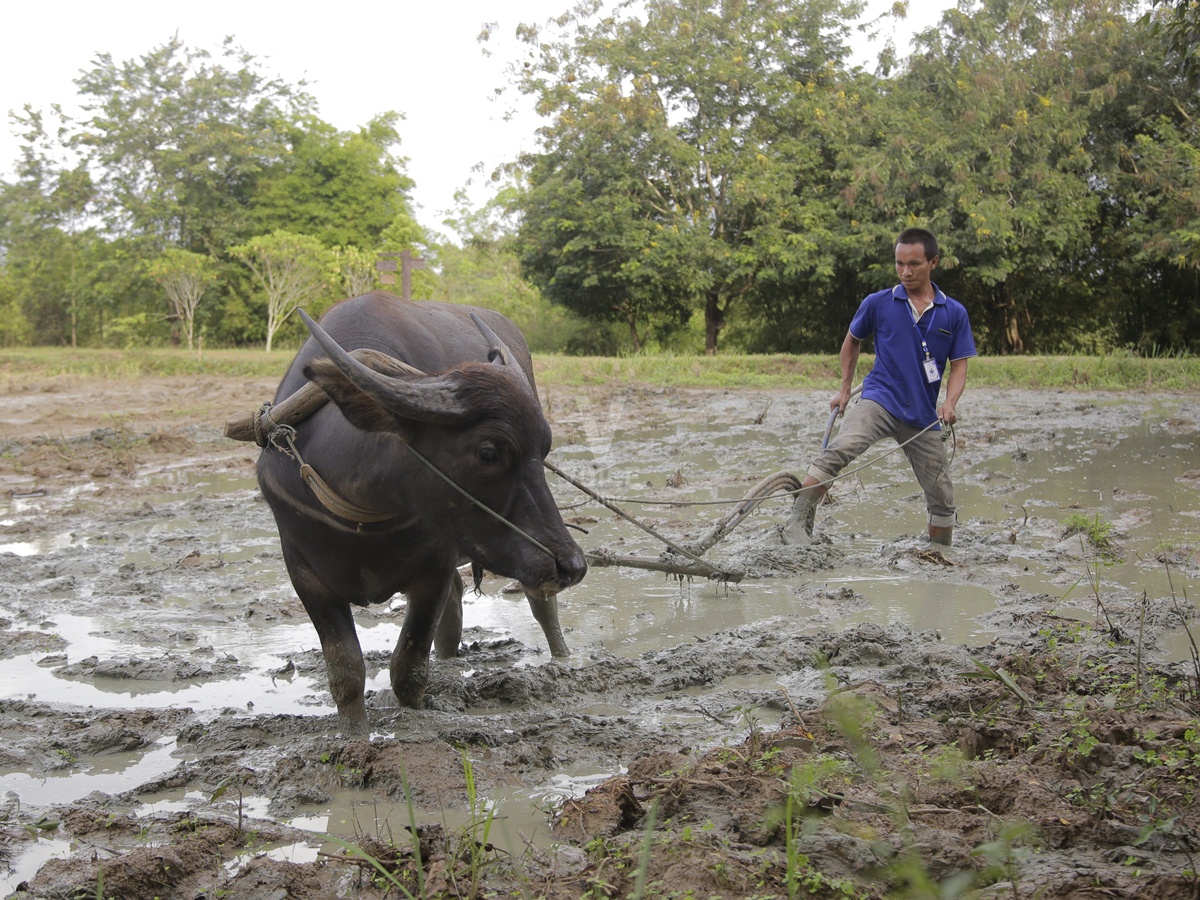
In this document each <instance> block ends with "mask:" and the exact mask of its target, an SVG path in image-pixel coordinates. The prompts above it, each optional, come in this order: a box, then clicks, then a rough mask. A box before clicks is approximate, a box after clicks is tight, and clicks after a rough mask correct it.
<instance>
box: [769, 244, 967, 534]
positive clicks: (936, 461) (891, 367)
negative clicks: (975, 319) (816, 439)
mask: <svg viewBox="0 0 1200 900" xmlns="http://www.w3.org/2000/svg"><path fill="white" fill-rule="evenodd" d="M938 252H939V251H938V244H937V238H935V237H934V236H933V234H932V233H931V232H929V231H926V230H925V229H924V228H909V229H907V230H905V231H903V232H902V233H901V234H900V236H899V237H898V238H897V239H896V274H897V275H899V276H900V284H898V285H896V287H894V288H889V289H888V290H884V291H879V292H877V293H874V294H871V295H870V296H868V297H867V298H866V299H865V300H863V302H862V304H861V305H860V306H859V308H858V312H857V313H856V314H855V316H854V318H853V319H852V320H851V322H850V330H849V331H848V332H847V333H846V339H845V341H843V342H842V351H841V368H842V389H841V390H840V391H838V393H837V395H836V396H835V397H834V398H833V399H832V400H830V401H829V406H830V409H836V410H837V411H838V414H839V415H843V416H845V420H844V422H843V423H842V427H841V430H840V431H839V432H838V435H837V437H836V438H834V440H833V441H831V442H830V444H829V446H828V447H827V448H826V449H825V450H823V451H822V452H821V455H820V456H818V457H817V459H816V461H815V462H814V463H813V464H812V466H811V467H810V468H809V470H808V473H807V477H806V478H805V479H804V483H803V486H802V490H801V491H800V493H799V494H797V496H796V502H795V505H794V506H793V507H792V514H791V517H790V518H789V520H788V522H787V524H786V525H785V526H784V531H783V536H784V539H785V540H786V541H798V540H802V539H803V536H802V534H801V532H800V529H801V528H803V530H804V532H803V533H804V535H809V536H811V535H812V529H813V520H814V517H815V515H816V509H817V504H818V503H820V501H821V498H822V497H824V496H825V494H826V493H827V492H828V491H829V486H830V485H831V484H832V483H833V481H834V479H836V478H837V475H838V473H839V472H841V471H842V470H843V469H844V468H845V467H846V466H848V465H849V464H850V463H851V462H853V461H854V460H855V459H857V458H858V457H859V456H860V455H861V454H863V453H864V452H866V450H867V448H868V447H870V446H871V445H872V444H874V443H875V442H876V441H878V440H880V439H882V438H885V437H892V438H895V439H896V441H897V443H900V444H904V453H905V455H906V456H907V457H908V461H909V463H910V464H911V465H912V468H913V472H914V473H915V474H916V476H917V481H918V482H920V484H921V487H922V489H923V490H924V491H925V504H926V508H927V509H928V510H929V540H930V541H932V542H933V543H936V544H943V545H945V546H947V547H948V546H950V544H951V541H952V538H953V534H954V522H955V517H954V487H953V485H952V484H951V483H950V474H949V472H947V470H946V447H945V444H944V443H943V441H942V435H941V434H940V430H941V424H945V425H953V424H954V423H955V422H956V421H958V416H957V413H956V407H957V406H958V400H959V398H960V397H961V396H962V392H963V388H964V387H965V386H966V383H967V360H968V359H969V358H970V357H972V356H975V338H974V336H973V335H972V334H971V322H970V320H969V318H968V317H967V311H966V309H965V308H964V307H963V305H962V304H961V303H959V302H958V301H957V300H954V299H951V298H950V297H947V296H946V295H945V294H943V293H942V292H941V290H940V289H939V288H938V286H937V285H936V284H934V283H933V281H932V276H933V270H934V269H936V268H937V264H938ZM869 337H874V339H875V367H874V368H873V369H872V370H871V372H870V374H868V375H867V377H866V378H865V379H864V380H863V390H862V398H861V399H860V400H859V401H858V402H857V403H855V405H854V406H853V407H852V408H850V409H849V411H847V407H848V406H849V403H850V395H851V386H852V385H853V384H854V371H855V369H856V368H857V367H858V357H859V353H860V352H861V350H862V342H863V341H864V340H866V339H867V338H869ZM947 364H948V365H947ZM943 382H944V383H945V386H946V394H945V399H944V400H943V401H942V405H941V406H938V405H937V400H938V394H939V392H940V391H941V388H942V384H943ZM927 429H928V430H927ZM905 442H908V443H905Z"/></svg>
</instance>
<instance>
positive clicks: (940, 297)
mask: <svg viewBox="0 0 1200 900" xmlns="http://www.w3.org/2000/svg"><path fill="white" fill-rule="evenodd" d="M931 284H933V302H934V303H936V304H938V305H939V306H943V305H944V304H945V303H946V295H945V294H943V293H942V289H941V288H940V287H938V286H937V284H936V283H934V282H931ZM892 299H893V300H908V299H909V296H908V291H906V290H905V289H904V285H902V284H898V285H896V286H895V287H894V288H892Z"/></svg>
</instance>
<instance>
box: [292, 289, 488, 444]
mask: <svg viewBox="0 0 1200 900" xmlns="http://www.w3.org/2000/svg"><path fill="white" fill-rule="evenodd" d="M297 312H298V313H300V316H301V318H303V319H304V324H305V325H307V326H308V330H309V331H311V332H312V336H313V337H314V338H315V339H316V341H317V343H318V344H320V345H321V349H322V350H324V351H325V354H326V355H327V356H328V357H329V358H330V359H331V360H333V362H334V364H335V365H336V366H337V367H338V368H339V369H340V370H341V371H342V374H343V375H345V376H346V377H347V378H348V379H350V381H351V383H352V384H353V385H354V386H355V387H357V388H358V389H359V390H360V391H362V392H363V393H364V394H367V395H368V396H370V397H373V398H375V399H376V400H377V401H378V402H380V403H381V404H383V405H384V406H386V407H387V408H388V409H390V410H392V411H393V412H398V413H400V414H401V415H402V416H404V417H405V418H409V419H417V420H419V421H422V422H453V421H456V420H458V419H460V418H462V416H463V413H464V412H465V411H464V409H463V406H462V403H460V402H459V400H458V397H457V395H456V394H455V392H454V390H453V389H452V388H451V387H450V386H449V385H448V384H446V383H445V381H444V380H442V379H437V380H430V381H427V382H425V383H424V384H416V383H413V382H411V381H407V380H405V379H403V378H393V377H390V376H387V375H381V374H380V373H378V372H376V371H375V370H374V369H370V368H368V367H367V366H364V365H363V364H362V363H360V362H359V361H358V360H357V359H355V358H354V357H352V356H351V355H350V354H349V353H347V352H346V351H345V350H344V349H343V348H342V346H341V345H340V344H339V343H338V342H337V341H335V340H334V339H333V338H332V337H330V336H329V334H328V332H326V331H325V329H324V328H322V327H321V326H320V325H318V324H317V323H316V322H314V321H313V320H312V318H311V317H310V316H309V315H308V313H306V312H305V311H304V310H302V309H300V310H297Z"/></svg>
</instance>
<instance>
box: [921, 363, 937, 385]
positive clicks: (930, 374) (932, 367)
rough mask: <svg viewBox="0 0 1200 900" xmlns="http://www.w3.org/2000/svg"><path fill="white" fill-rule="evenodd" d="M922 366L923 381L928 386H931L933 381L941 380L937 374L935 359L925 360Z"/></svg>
mask: <svg viewBox="0 0 1200 900" xmlns="http://www.w3.org/2000/svg"><path fill="white" fill-rule="evenodd" d="M923 365H924V366H925V380H926V381H928V382H929V383H930V384H933V383H934V382H935V381H940V380H941V378H942V376H941V374H940V373H939V372H938V367H937V360H936V359H927V360H925V362H924V363H923Z"/></svg>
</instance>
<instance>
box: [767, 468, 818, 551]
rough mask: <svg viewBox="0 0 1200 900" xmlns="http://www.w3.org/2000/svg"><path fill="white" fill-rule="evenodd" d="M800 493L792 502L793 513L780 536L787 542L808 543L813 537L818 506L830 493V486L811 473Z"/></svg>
mask: <svg viewBox="0 0 1200 900" xmlns="http://www.w3.org/2000/svg"><path fill="white" fill-rule="evenodd" d="M800 488H801V490H800V493H798V494H797V495H796V501H795V502H794V503H793V504H792V514H791V515H790V516H788V520H787V522H786V523H785V524H784V526H783V529H782V530H781V531H780V533H779V534H780V537H781V538H783V542H784V543H785V544H807V543H808V542H809V540H810V539H811V538H812V533H813V524H814V523H815V522H816V518H817V507H818V506H819V505H820V503H821V499H822V498H823V497H824V496H825V495H826V494H828V493H829V486H828V485H825V484H821V483H820V482H819V480H818V479H816V478H813V477H812V476H811V475H809V476H808V477H807V478H805V479H804V483H803V484H801V485H800Z"/></svg>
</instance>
